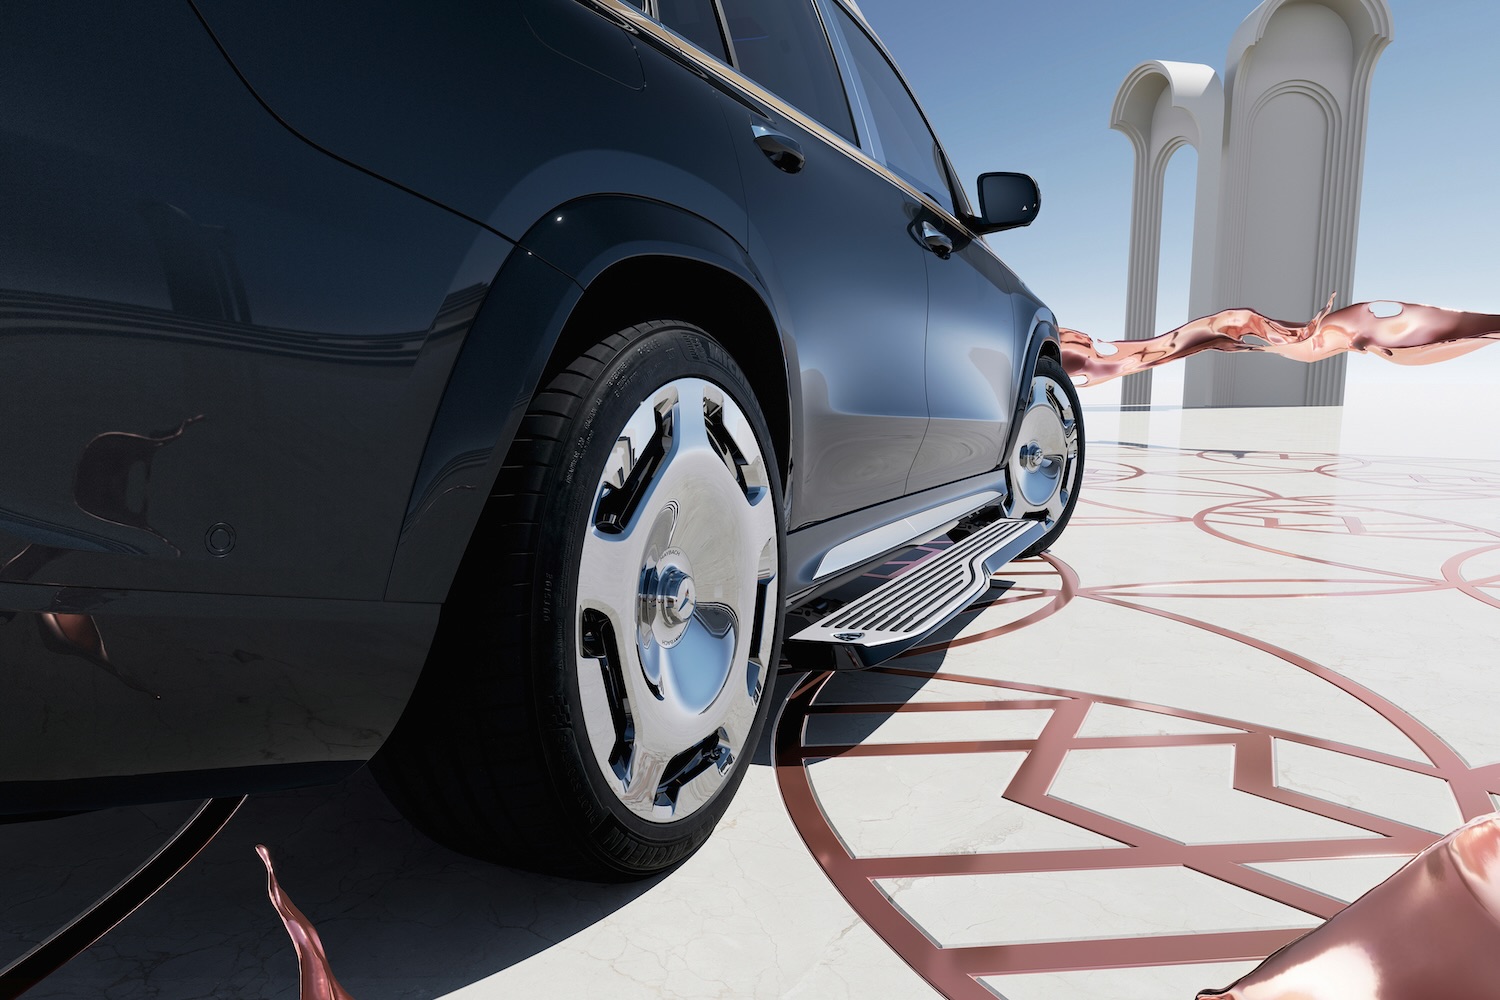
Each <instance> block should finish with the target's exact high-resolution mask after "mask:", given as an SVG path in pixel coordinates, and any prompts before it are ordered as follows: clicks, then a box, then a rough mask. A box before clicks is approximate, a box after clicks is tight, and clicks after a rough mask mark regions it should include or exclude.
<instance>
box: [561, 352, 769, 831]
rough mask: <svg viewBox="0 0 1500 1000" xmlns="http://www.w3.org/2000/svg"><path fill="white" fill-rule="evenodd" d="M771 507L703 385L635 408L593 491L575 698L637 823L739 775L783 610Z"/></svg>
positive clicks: (675, 810) (672, 812)
mask: <svg viewBox="0 0 1500 1000" xmlns="http://www.w3.org/2000/svg"><path fill="white" fill-rule="evenodd" d="M771 508H772V500H771V491H770V480H769V479H768V477H767V474H766V464H765V458H764V456H763V455H762V454H761V451H760V447H759V445H758V444H757V443H756V440H755V434H754V431H753V430H752V429H751V427H750V424H749V421H748V420H747V419H746V418H745V415H744V412H743V411H742V410H741V409H740V408H739V406H738V405H737V404H736V403H735V401H734V400H733V399H732V398H731V397H730V396H729V394H728V393H726V392H725V391H724V390H723V389H722V388H720V387H719V386H717V385H714V384H713V383H711V382H707V381H705V380H703V379H695V378H684V379H677V380H676V381H673V382H671V383H668V384H667V385H664V386H662V387H660V388H658V389H657V390H655V391H654V392H652V393H651V394H650V395H649V396H648V397H647V398H646V399H645V400H643V401H642V402H641V404H640V405H639V406H638V407H637V408H636V410H635V412H634V413H633V414H632V415H631V417H630V419H629V420H628V421H626V424H625V426H624V427H623V428H622V429H621V430H620V432H619V435H618V438H617V440H616V442H615V445H614V448H613V449H612V451H611V453H610V456H609V458H608V460H607V461H606V463H605V468H604V471H603V472H602V474H601V475H600V477H599V481H598V484H597V486H596V488H595V493H594V504H593V509H592V510H591V512H590V520H589V523H588V524H587V525H586V526H585V528H584V530H585V532H586V533H585V536H584V543H583V555H582V562H581V564H580V567H579V583H578V595H577V597H578V599H577V620H578V661H577V664H578V687H579V693H580V696H581V701H582V704H581V707H582V716H583V723H584V729H585V731H586V735H587V737H588V743H589V747H590V750H591V751H592V757H593V759H594V761H595V763H596V764H597V765H598V768H599V772H600V774H601V775H602V776H603V777H604V780H605V782H606V783H607V784H608V785H609V787H610V788H611V789H612V790H613V792H614V794H615V795H616V796H617V797H618V798H619V800H620V801H621V802H622V803H624V804H625V805H626V806H627V807H628V808H629V809H630V810H631V811H632V812H633V813H635V814H636V815H637V816H640V817H642V818H644V819H648V820H653V821H656V822H669V821H672V820H677V819H682V818H683V817H685V816H688V815H691V814H692V813H693V812H695V811H696V810H697V809H699V808H701V807H702V806H703V805H705V804H706V803H707V802H708V801H709V800H710V799H711V798H712V797H713V795H714V793H715V792H716V791H717V790H718V789H719V787H720V786H722V785H723V783H724V781H725V780H726V779H727V778H728V776H729V775H730V774H731V773H732V771H733V768H735V767H736V766H742V758H743V756H744V753H745V744H746V742H747V740H748V739H749V735H750V729H751V726H752V725H753V723H754V720H755V715H756V710H757V707H758V706H759V704H760V700H761V697H762V695H763V693H764V688H765V681H766V678H767V676H768V675H769V672H770V671H769V668H770V666H771V665H770V664H769V663H768V660H769V658H770V654H771V645H772V641H773V639H774V636H773V635H772V630H773V628H774V624H775V621H776V601H777V600H778V599H779V597H778V594H777V580H776V566H777V551H776V516H775V512H774V511H773V510H772V509H771Z"/></svg>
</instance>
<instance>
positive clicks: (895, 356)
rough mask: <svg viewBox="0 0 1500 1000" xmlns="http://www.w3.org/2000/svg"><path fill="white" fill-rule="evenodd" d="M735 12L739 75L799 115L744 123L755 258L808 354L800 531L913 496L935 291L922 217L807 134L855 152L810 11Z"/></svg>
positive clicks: (784, 1) (774, 7)
mask: <svg viewBox="0 0 1500 1000" xmlns="http://www.w3.org/2000/svg"><path fill="white" fill-rule="evenodd" d="M722 8H723V10H724V12H725V15H726V16H727V20H728V26H729V33H730V36H731V44H732V46H733V48H734V57H735V59H736V65H737V67H738V68H739V69H740V70H741V72H743V73H745V74H746V75H747V76H749V77H750V78H751V79H753V80H755V81H756V82H757V83H759V84H761V85H762V86H763V87H764V88H766V89H767V90H769V91H771V92H772V93H774V94H776V96H778V97H780V98H781V99H782V100H784V101H786V102H787V103H789V104H791V105H793V106H794V107H795V108H797V110H798V111H799V112H800V114H797V115H788V114H785V113H783V112H782V111H780V110H777V109H773V108H771V107H770V106H769V104H768V105H767V107H766V108H765V110H766V112H767V114H765V115H764V116H762V115H760V114H757V113H755V112H753V111H750V110H749V109H748V108H744V107H742V106H737V105H731V111H730V114H731V116H732V118H731V123H730V132H731V135H732V136H733V135H738V137H739V142H738V146H739V153H740V159H741V168H742V173H743V175H744V181H745V194H746V201H747V205H748V208H749V213H750V233H749V241H750V254H751V257H752V258H753V259H754V260H756V261H757V262H758V263H759V265H760V266H761V267H762V268H763V270H764V275H763V277H764V279H765V282H766V286H767V288H768V289H769V290H770V293H771V295H772V297H773V299H774V303H773V304H774V306H775V308H776V311H777V315H778V318H779V319H780V321H781V323H782V324H783V326H784V327H785V328H786V329H787V330H788V331H789V332H790V334H791V335H792V337H793V338H794V340H795V344H796V352H797V356H796V357H795V358H791V359H789V363H790V364H791V365H793V366H794V367H793V369H792V372H791V375H792V377H794V378H800V380H801V393H802V407H803V413H804V424H803V427H802V429H801V439H800V448H799V450H798V453H797V455H798V459H799V462H800V464H798V465H797V466H796V467H795V468H794V470H793V473H792V483H793V489H792V514H791V518H790V522H789V524H788V527H789V528H797V527H800V526H802V525H806V524H810V523H812V522H815V521H820V520H824V519H826V518H829V517H833V516H835V515H838V514H842V513H846V512H848V511H851V510H857V509H859V508H861V507H866V506H869V505H871V504H874V503H878V502H880V501H882V500H889V499H892V498H894V497H898V496H900V495H901V494H902V493H903V492H904V491H905V489H906V479H907V474H908V472H909V471H910V469H911V464H912V461H913V459H914V458H915V457H916V453H917V449H918V447H919V445H920V444H921V441H922V437H923V434H924V432H925V430H926V426H927V395H926V387H925V386H924V384H923V378H922V368H923V355H924V338H925V329H926V325H927V307H926V306H927V290H926V282H927V276H926V271H925V263H924V261H923V260H922V258H923V257H924V256H925V253H924V251H923V250H922V249H921V247H920V246H919V245H918V244H917V242H916V240H915V239H914V238H913V236H912V235H911V226H912V222H913V220H914V218H915V217H916V214H917V211H918V208H919V203H918V202H917V201H916V199H913V198H911V197H909V196H908V195H907V194H906V193H905V192H904V191H902V190H901V189H900V188H898V187H896V186H894V185H892V184H891V183H889V182H888V181H887V180H886V179H884V178H883V177H881V176H879V175H877V174H875V173H873V172H871V171H870V170H869V169H868V168H867V167H866V166H863V165H861V164H860V163H859V162H858V161H857V160H856V159H854V158H853V157H852V156H850V155H848V154H846V153H845V152H843V151H841V150H840V149H839V148H838V147H837V146H836V145H835V144H834V143H832V142H830V141H829V140H828V139H825V138H824V137H822V136H820V135H819V134H818V133H817V132H816V131H814V130H813V128H811V127H805V124H806V119H809V118H810V119H813V120H815V121H816V122H818V123H819V124H821V125H823V126H825V127H826V128H827V129H830V130H832V131H833V132H835V133H837V134H838V135H841V136H843V137H845V138H846V139H849V140H850V141H851V142H853V141H854V140H855V138H856V133H855V130H854V126H853V120H852V115H851V113H850V110H849V105H848V103H847V101H846V98H845V95H844V92H843V88H842V86H841V84H840V79H839V75H838V69H837V67H836V65H835V63H834V59H833V55H832V51H831V50H830V48H829V44H828V41H827V38H826V36H825V35H824V32H823V27H822V24H821V21H820V19H819V17H818V14H817V12H816V11H815V10H814V8H813V6H812V3H811V0H722ZM788 140H789V143H788ZM783 146H786V147H788V148H790V146H795V147H797V149H798V150H799V151H800V152H796V153H791V152H786V151H784V150H782V147H783ZM798 156H800V157H801V163H800V164H798V163H797V162H796V161H797V157H798ZM773 157H776V158H777V159H776V161H773Z"/></svg>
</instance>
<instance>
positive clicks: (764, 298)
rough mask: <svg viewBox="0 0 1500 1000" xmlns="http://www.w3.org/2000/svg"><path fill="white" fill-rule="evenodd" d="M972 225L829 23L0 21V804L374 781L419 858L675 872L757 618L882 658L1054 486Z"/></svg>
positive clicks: (1064, 419)
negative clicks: (364, 775)
mask: <svg viewBox="0 0 1500 1000" xmlns="http://www.w3.org/2000/svg"><path fill="white" fill-rule="evenodd" d="M978 190H979V194H980V202H981V207H980V209H979V211H978V212H975V211H974V210H973V209H971V207H970V205H969V203H968V202H967V200H966V198H965V196H964V192H963V189H962V187H961V186H960V184H959V183H958V182H957V180H956V178H955V175H954V173H953V170H952V168H951V166H950V165H949V163H948V160H947V158H946V157H945V156H944V154H943V151H942V148H941V147H940V146H939V145H938V143H937V140H936V139H935V138H934V136H933V134H932V132H931V130H930V129H929V127H928V125H927V122H926V120H925V119H924V117H923V115H922V113H921V111H920V110H919V108H918V106H917V104H916V102H915V101H914V100H913V99H912V97H911V95H910V93H909V92H908V90H907V88H906V86H905V85H904V84H903V83H902V80H901V78H900V76H899V75H898V74H897V72H896V70H895V68H894V66H893V65H892V63H891V61H890V59H889V57H888V56H887V55H886V54H885V52H884V50H883V49H882V47H881V45H880V43H879V42H878V40H877V39H876V38H875V36H874V35H873V34H872V33H871V31H870V30H869V27H868V25H867V24H866V23H865V21H864V19H863V17H862V16H861V15H860V13H859V12H858V10H857V9H856V8H855V7H854V5H853V4H852V3H848V2H846V0H645V2H642V3H638V4H635V5H631V4H628V3H624V2H621V0H494V2H488V3H482V4H478V3H476V4H456V5H442V4H422V3H415V2H395V0H384V2H381V0H376V2H371V3H367V4H361V5H358V6H357V7H350V6H348V5H334V4H311V3H291V2H284V3H248V2H231V0H142V2H140V3H133V4H128V5H126V4H105V5H82V4H56V3H51V2H43V0H34V2H33V0H7V2H6V3H5V4H4V5H3V6H0V204H3V206H4V211H3V213H0V370H3V372H4V375H5V379H4V396H3V404H0V406H3V409H0V414H3V423H0V813H3V814H6V815H9V816H11V817H17V816H32V817H34V816H36V815H38V814H45V813H49V812H57V811H64V810H75V809H83V808H92V807H98V806H103V805H110V804H116V803H122V802H129V801H144V800H148V799H153V798H154V799H161V798H185V797H189V796H215V795H224V794H228V793H243V792H253V791H257V790H264V789H270V788H279V787H288V786H290V785H295V784H308V783H317V782H325V781H332V780H337V779H339V778H341V777H342V776H344V775H346V774H348V773H349V772H350V771H352V770H353V769H355V768H357V767H359V766H360V765H361V764H363V763H364V762H365V761H367V760H369V759H370V758H371V757H372V756H375V755H376V753H377V751H379V755H378V756H375V767H376V773H377V776H378V778H379V780H380V781H381V783H382V785H383V787H384V788H385V789H386V790H387V792H388V793H389V794H390V796H391V797H392V799H393V800H394V801H395V802H396V803H397V804H398V805H399V806H400V807H401V808H402V810H403V811H404V812H405V813H406V814H407V815H408V816H410V817H411V818H412V820H413V821H414V822H416V823H417V824H418V825H419V826H420V827H421V828H422V829H424V830H425V831H427V832H428V833H429V834H431V835H432V836H433V837H435V838H437V839H439V840H441V841H443V842H445V843H447V844H449V845H451V846H454V847H456V848H458V849H460V850H463V851H467V852H469V853H471V854H474V855H477V856H482V857H487V858H492V859H495V860H497V861H502V862H505V863H508V864H519V865H524V866H529V867H535V868H544V869H548V870H554V871H562V872H568V873H572V874H575V875H581V876H585V877H592V878H619V877H632V876H639V875H642V874H646V873H650V872H654V871H659V870H661V869H663V868H665V867H667V866H669V865H672V864H674V863H675V862H677V861H679V860H680V859H682V858H683V857H685V856H686V855H687V854H688V853H689V852H691V851H692V850H693V849H694V848H695V847H696V846H697V845H698V844H700V843H701V842H702V841H703V840H704V839H705V838H706V837H707V836H708V834H709V831H710V830H711V829H712V827H713V824H714V822H715V821H716V820H717V818H718V817H719V815H720V814H721V813H722V812H723V810H724V808H725V806H726V805H727V802H728V800H729V797H730V796H731V794H732V793H733V790H734V788H735V786H736V785H737V783H738V781H739V779H740V778H741V777H742V776H743V774H744V770H745V766H746V764H747V763H748V759H749V756H750V754H751V752H752V750H753V747H754V746H755V744H756V741H757V739H758V734H759V731H760V730H761V729H762V728H763V726H764V725H765V719H766V715H767V713H768V711H769V703H770V701H771V699H770V698H769V697H767V695H766V692H767V690H768V687H769V684H770V681H771V680H772V675H773V674H774V672H775V671H776V669H777V666H778V663H779V662H780V661H781V645H782V631H783V629H784V628H790V629H791V630H793V631H795V633H796V634H795V635H793V636H792V637H791V638H790V639H789V640H788V650H789V652H790V651H793V650H794V648H795V650H798V651H800V653H801V654H805V655H806V656H807V657H808V660H807V661H806V662H813V661H814V660H813V657H814V654H816V653H817V652H818V651H819V650H820V649H821V650H824V651H833V653H836V654H837V655H836V656H834V655H830V657H829V659H830V660H833V659H840V660H841V661H847V662H849V663H853V664H856V665H857V664H861V663H863V664H869V663H873V662H877V661H878V660H880V659H882V658H885V657H888V656H890V655H893V654H894V653H896V652H899V651H900V650H901V649H904V648H907V647H909V646H910V645H912V644H913V643H914V642H916V641H917V640H918V639H920V638H921V637H922V635H924V634H926V633H927V632H930V631H931V630H932V629H933V628H935V627H936V626H937V625H938V624H941V622H942V621H944V620H947V619H948V618H950V617H951V616H952V615H954V614H956V613H957V612H958V611H960V610H962V608H963V607H964V606H966V605H967V604H968V603H969V602H970V601H972V600H973V598H974V597H976V596H977V595H978V594H979V593H981V592H982V591H983V589H984V587H985V586H986V584H987V581H988V578H989V574H990V572H992V571H993V570H994V569H996V568H998V566H999V565H1001V564H1003V563H1004V562H1005V561H1006V560H1008V559H1011V558H1014V557H1017V556H1020V555H1025V554H1030V553H1035V552H1037V551H1040V550H1041V549H1043V548H1045V547H1046V546H1047V545H1049V544H1050V543H1051V541H1052V540H1053V538H1055V537H1056V535H1057V534H1058V532H1060V531H1061V530H1062V528H1063V525H1064V524H1065V522H1066V521H1067V518H1068V516H1069V514H1070V512H1071V510H1072V507H1073V504H1074V503H1075V502H1076V498H1077V490H1076V487H1077V485H1078V482H1079V479H1080V475H1081V467H1082V459H1083V446H1082V428H1081V424H1080V420H1079V407H1078V403H1077V397H1076V395H1075V393H1074V390H1073V386H1072V383H1071V381H1070V380H1069V378H1068V377H1067V376H1066V374H1065V373H1064V371H1063V369H1062V367H1061V364H1060V353H1059V347H1058V339H1057V331H1056V328H1055V326H1054V320H1053V317H1052V314H1051V313H1050V312H1049V311H1048V310H1047V308H1046V307H1045V306H1043V305H1042V304H1041V303H1040V302H1039V301H1038V300H1037V299H1036V298H1035V297H1034V296H1033V295H1032V294H1031V292H1030V291H1029V290H1028V289H1027V288H1026V286H1025V285H1023V284H1022V283H1021V282H1020V280H1018V279H1017V278H1016V276H1015V275H1014V274H1012V273H1011V271H1010V270H1008V269H1007V268H1006V267H1005V265H1004V264H1002V263H1001V262H1000V261H999V260H998V259H997V258H996V257H995V256H994V255H993V254H992V253H991V252H990V250H989V248H988V247H987V246H986V245H985V244H984V242H983V241H982V240H981V239H980V238H979V237H980V236H981V235H982V234H984V233H987V232H993V231H997V230H1001V229H1006V228H1011V227H1014V226H1022V225H1026V224H1028V223H1030V222H1031V221H1032V219H1033V218H1034V217H1035V214H1036V211H1037V209H1038V207H1039V196H1038V194H1037V190H1036V185H1035V184H1034V183H1033V182H1032V181H1031V180H1030V179H1029V178H1027V177H1025V176H1023V175H1017V174H986V175H984V176H982V177H981V178H980V179H979V185H978ZM944 532H948V533H949V534H950V537H952V538H954V539H956V541H955V543H954V544H953V545H952V546H951V547H950V548H949V549H947V550H946V551H945V552H944V553H943V554H942V555H941V556H940V557H938V558H935V559H932V560H929V561H928V562H926V563H923V564H922V566H921V567H919V569H918V570H915V571H913V573H911V574H909V575H907V576H905V577H901V578H898V579H897V580H896V581H894V582H892V583H890V584H886V585H883V586H881V587H879V589H876V590H874V591H872V592H869V593H865V591H866V590H868V589H869V587H870V586H874V584H873V583H870V582H869V580H868V578H865V581H866V582H865V583H864V584H861V583H860V581H858V580H855V578H857V577H860V574H861V573H863V572H865V571H866V570H868V569H869V568H870V567H871V566H873V565H877V564H879V563H880V562H881V561H882V560H884V559H885V558H886V557H888V556H890V554H891V553H893V552H895V551H898V550H900V549H902V548H903V547H905V546H909V545H912V544H914V543H917V542H920V541H923V540H926V539H930V538H932V537H935V536H937V535H939V534H941V533H944ZM851 580H854V581H855V582H853V583H851V582H850V581H851ZM810 607H811V608H814V609H815V611H808V610H807V609H808V608H810ZM789 610H797V611H798V612H799V614H798V615H797V616H795V617H793V618H792V619H790V620H791V621H794V622H797V623H798V624H797V625H796V626H795V628H792V627H791V626H788V625H787V624H786V623H787V622H788V621H789V619H788V617H787V613H788V611H789ZM794 659H795V656H794Z"/></svg>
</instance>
